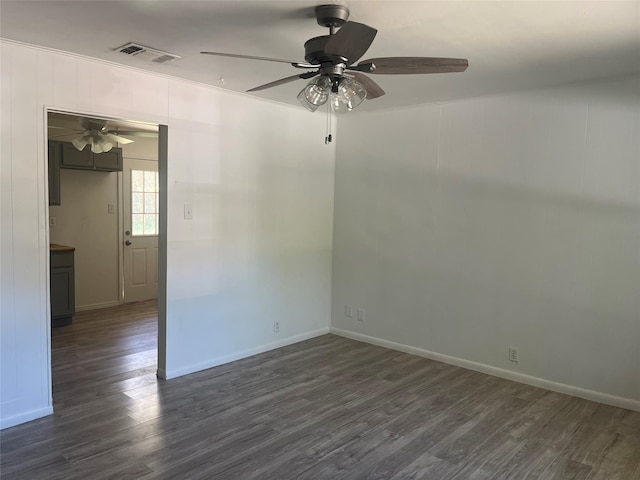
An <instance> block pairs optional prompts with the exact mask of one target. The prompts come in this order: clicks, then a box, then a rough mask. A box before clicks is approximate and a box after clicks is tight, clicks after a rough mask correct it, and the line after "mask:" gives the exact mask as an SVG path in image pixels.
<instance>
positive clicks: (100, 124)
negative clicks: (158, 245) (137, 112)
mask: <svg viewBox="0 0 640 480" xmlns="http://www.w3.org/2000/svg"><path fill="white" fill-rule="evenodd" d="M79 120H80V127H81V128H80V129H77V130H74V129H72V132H73V133H64V134H61V135H53V136H50V138H59V137H66V136H69V135H77V134H78V133H79V134H80V136H78V137H76V138H74V139H73V140H71V143H72V144H73V146H74V147H75V148H76V149H78V150H80V151H82V150H83V149H84V148H85V147H86V146H87V145H91V151H92V152H93V153H103V152H108V151H109V150H111V149H112V148H113V144H114V143H119V144H122V145H126V144H128V143H133V140H131V139H129V138H125V137H123V136H122V135H127V136H133V135H147V134H149V135H155V134H153V133H152V132H136V131H131V132H129V131H118V130H109V129H108V128H107V125H108V123H109V122H108V120H101V119H97V118H86V117H85V118H80V119H79ZM49 128H51V129H61V130H69V129H68V128H66V127H60V126H56V125H49Z"/></svg>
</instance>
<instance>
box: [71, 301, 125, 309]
mask: <svg viewBox="0 0 640 480" xmlns="http://www.w3.org/2000/svg"><path fill="white" fill-rule="evenodd" d="M118 305H122V302H120V301H118V300H112V301H110V302H102V303H93V304H90V305H82V306H80V307H76V312H86V311H88V310H100V309H101V308H109V307H117V306H118Z"/></svg>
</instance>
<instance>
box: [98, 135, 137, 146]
mask: <svg viewBox="0 0 640 480" xmlns="http://www.w3.org/2000/svg"><path fill="white" fill-rule="evenodd" d="M103 136H104V138H106V139H108V140H111V141H112V142H116V143H121V144H122V145H127V144H128V143H133V140H130V139H128V138H124V137H121V136H120V135H114V134H113V133H105V134H104V135H103Z"/></svg>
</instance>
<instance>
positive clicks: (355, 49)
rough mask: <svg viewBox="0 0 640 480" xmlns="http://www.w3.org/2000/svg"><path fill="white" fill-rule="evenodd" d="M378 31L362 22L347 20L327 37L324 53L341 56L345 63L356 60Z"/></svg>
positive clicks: (366, 48) (367, 47)
mask: <svg viewBox="0 0 640 480" xmlns="http://www.w3.org/2000/svg"><path fill="white" fill-rule="evenodd" d="M376 33H378V31H377V30H376V29H375V28H372V27H370V26H368V25H365V24H364V23H357V22H347V23H345V24H344V26H343V27H342V28H341V29H340V30H338V31H337V32H336V33H335V34H334V35H332V36H331V38H329V40H328V41H327V45H326V46H325V47H324V53H325V54H326V55H327V56H330V57H342V58H345V59H346V61H347V65H351V64H352V63H354V62H356V61H357V60H358V59H359V58H360V57H361V56H362V55H364V54H365V52H366V51H367V50H368V49H369V47H370V46H371V44H372V43H373V39H374V38H375V37H376Z"/></svg>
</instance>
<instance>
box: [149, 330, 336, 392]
mask: <svg viewBox="0 0 640 480" xmlns="http://www.w3.org/2000/svg"><path fill="white" fill-rule="evenodd" d="M327 333H329V327H325V328H320V329H318V330H313V331H310V332H305V333H302V334H300V335H294V336H293V337H287V338H283V339H282V340H277V341H275V342H271V343H266V344H263V345H259V346H257V347H254V348H250V349H247V350H242V351H240V352H235V353H232V354H230V355H223V356H221V357H216V358H212V359H211V360H207V361H206V362H202V363H198V364H195V365H189V366H187V367H182V368H177V369H174V370H167V371H161V370H160V369H158V376H159V377H161V378H165V379H167V380H170V379H172V378H176V377H181V376H182V375H188V374H189V373H194V372H199V371H201V370H206V369H207V368H213V367H217V366H218V365H223V364H225V363H229V362H234V361H236V360H240V359H242V358H246V357H251V356H252V355H257V354H259V353H264V352H268V351H269V350H274V349H276V348H280V347H286V346H287V345H292V344H294V343H298V342H303V341H305V340H309V339H310V338H314V337H319V336H320V335H326V334H327Z"/></svg>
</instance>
